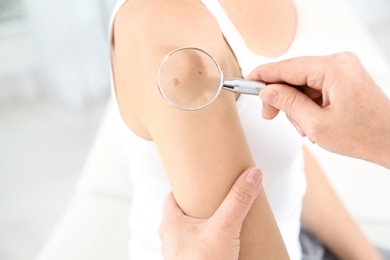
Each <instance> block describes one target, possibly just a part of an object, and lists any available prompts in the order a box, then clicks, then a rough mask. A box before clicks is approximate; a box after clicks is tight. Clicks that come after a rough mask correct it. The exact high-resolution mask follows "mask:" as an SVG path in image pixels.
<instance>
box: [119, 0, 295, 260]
mask: <svg viewBox="0 0 390 260" xmlns="http://www.w3.org/2000/svg"><path fill="white" fill-rule="evenodd" d="M194 30H196V33H194ZM183 46H197V47H199V48H202V49H204V50H206V51H208V52H209V53H211V54H212V55H213V56H214V57H215V58H216V60H217V61H218V63H219V64H220V66H221V67H222V70H223V71H224V74H225V75H226V77H240V71H239V68H238V66H237V63H236V62H235V59H234V55H233V54H232V53H231V51H230V48H229V46H228V45H227V44H226V43H225V41H224V39H223V37H222V34H221V32H220V29H219V27H218V24H217V22H216V21H215V19H214V17H213V16H212V15H211V14H210V13H209V12H208V11H207V9H206V8H205V7H204V6H203V5H202V4H201V3H199V2H198V1H178V0H169V1H144V0H142V1H137V0H135V1H128V2H126V4H125V5H124V6H122V8H121V9H120V10H119V12H118V14H117V16H116V19H115V24H114V41H113V49H112V64H113V72H114V82H115V88H116V94H117V99H118V103H119V106H120V111H121V114H122V117H123V118H124V120H125V122H126V123H127V125H128V127H129V128H130V129H131V130H132V131H133V132H134V133H136V134H138V135H139V136H140V137H142V138H144V139H148V140H153V142H154V143H155V144H156V146H157V149H158V151H159V153H160V156H161V159H162V161H163V164H164V167H165V171H166V174H167V177H168V181H169V182H170V184H171V187H172V193H173V195H174V197H175V199H176V201H177V203H178V205H179V206H180V208H181V209H182V210H183V212H184V213H185V214H186V215H188V216H192V217H196V218H209V217H211V216H212V215H213V214H214V212H215V211H216V209H217V208H218V206H219V205H220V204H221V202H222V201H223V199H224V198H225V196H226V195H227V193H228V191H229V189H230V187H232V185H233V183H234V182H235V180H236V179H237V178H238V176H239V175H240V174H241V173H242V172H243V171H244V170H245V169H247V168H250V167H253V166H254V162H253V159H252V155H251V154H250V151H249V148H248V145H247V142H246V139H245V136H244V134H243V131H242V127H241V124H240V121H239V118H238V113H237V110H236V104H235V99H236V97H235V96H234V95H233V94H231V93H228V92H226V91H224V92H223V93H221V95H220V96H219V97H218V99H217V100H216V101H215V102H213V103H212V104H211V105H210V106H208V107H206V108H204V109H202V110H198V111H195V112H188V111H183V110H179V109H177V108H175V107H172V106H170V105H169V104H168V103H167V102H166V101H165V100H164V99H163V98H162V96H161V95H160V93H159V91H158V89H157V87H156V82H157V78H156V76H157V70H158V67H159V65H160V63H161V61H162V59H163V58H164V56H165V55H166V54H167V53H168V52H170V51H171V50H173V49H176V48H178V47H183ZM131 75H132V76H131ZM135 75H136V76H135ZM173 151H175V152H173ZM240 246H241V247H240V249H241V250H240V255H239V257H240V259H260V258H263V259H269V258H271V257H274V258H277V259H287V258H288V255H287V251H286V249H285V246H284V243H283V240H282V237H281V235H280V232H279V230H278V227H277V225H276V222H275V220H274V217H273V214H272V212H271V209H270V207H269V205H268V201H267V198H266V196H265V193H264V191H263V190H260V192H259V195H258V197H257V199H256V200H255V202H254V204H253V207H252V208H251V210H250V211H249V213H248V215H247V217H246V219H245V221H244V223H243V226H242V233H241V240H240Z"/></svg>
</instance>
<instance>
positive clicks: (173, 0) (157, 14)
mask: <svg viewBox="0 0 390 260" xmlns="http://www.w3.org/2000/svg"><path fill="white" fill-rule="evenodd" d="M114 33H115V34H114V37H115V41H116V42H117V41H125V42H128V41H131V42H133V43H136V44H137V46H136V47H138V48H136V50H137V51H142V50H147V51H148V52H150V51H151V50H155V51H163V52H164V53H166V51H167V50H169V51H170V50H171V48H172V47H178V46H180V47H182V46H183V45H188V44H198V45H204V46H203V47H212V46H213V45H218V44H221V43H222V34H221V32H220V29H219V26H218V23H217V22H216V20H215V18H214V17H213V16H212V15H211V13H209V11H208V10H207V9H206V8H205V7H204V6H203V5H202V4H201V3H200V2H199V1H192V0H157V1H156V0H134V1H127V2H126V3H125V4H124V6H123V7H122V8H121V9H120V11H119V12H118V14H117V16H116V19H115V26H114ZM206 39H207V40H206ZM207 45H210V46H207ZM140 47H142V48H140ZM199 47H201V46H199Z"/></svg>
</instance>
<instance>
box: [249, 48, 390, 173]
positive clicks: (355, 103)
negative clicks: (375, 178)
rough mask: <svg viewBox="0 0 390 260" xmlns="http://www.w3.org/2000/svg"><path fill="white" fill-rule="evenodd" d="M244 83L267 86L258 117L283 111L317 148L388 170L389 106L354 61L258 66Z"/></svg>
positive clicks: (350, 57)
mask: <svg viewBox="0 0 390 260" xmlns="http://www.w3.org/2000/svg"><path fill="white" fill-rule="evenodd" d="M248 78H249V79H253V80H260V81H265V82H268V83H270V84H269V85H268V86H267V87H266V88H264V89H263V90H262V91H261V93H260V97H261V99H262V100H263V102H264V103H265V106H264V110H263V117H265V118H268V119H272V118H274V117H275V116H276V115H277V113H278V112H279V110H282V111H284V112H286V114H287V116H288V117H289V119H290V121H291V122H292V123H293V124H294V125H295V127H296V128H297V130H298V131H299V133H300V134H301V135H303V136H308V138H309V139H310V140H311V141H312V142H314V143H317V144H318V145H319V146H321V147H322V148H325V149H327V150H329V151H331V152H335V153H339V154H343V155H347V156H351V157H356V158H360V159H364V160H367V161H370V162H373V163H376V164H380V165H382V166H384V167H387V168H389V169H390V156H389V154H390V138H388V137H389V133H390V120H389V118H390V101H389V99H388V97H387V96H386V95H385V94H384V93H383V91H382V90H381V89H380V88H379V87H378V85H377V84H376V83H375V82H374V80H373V79H372V78H371V76H370V75H369V74H368V72H367V71H366V70H365V69H364V67H363V66H362V64H361V62H360V61H359V59H358V58H357V56H356V55H354V54H352V53H338V54H334V55H330V56H323V57H301V58H294V59H290V60H286V61H282V62H279V63H273V64H267V65H263V66H259V67H258V68H257V69H255V70H254V71H253V72H252V73H251V75H249V76H248ZM283 82H284V83H288V84H291V85H295V86H302V87H301V90H302V91H303V92H304V93H302V92H301V91H298V90H297V89H296V88H292V87H288V86H287V85H285V84H280V83H283Z"/></svg>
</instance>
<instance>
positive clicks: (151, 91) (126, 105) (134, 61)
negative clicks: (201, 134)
mask: <svg viewBox="0 0 390 260" xmlns="http://www.w3.org/2000/svg"><path fill="white" fill-rule="evenodd" d="M184 46H195V47H198V48H202V49H204V50H206V51H208V52H210V53H211V54H212V55H213V56H214V57H215V58H216V59H217V61H218V62H219V63H220V65H221V67H222V68H223V67H224V66H225V64H228V62H226V56H227V55H226V53H228V52H229V51H230V50H229V49H228V48H227V46H226V43H225V41H224V38H223V36H222V33H221V31H220V28H219V25H218V23H217V21H216V20H215V18H214V16H213V15H212V14H211V13H209V11H208V10H207V9H206V8H205V7H204V6H203V5H202V4H201V3H200V2H199V1H191V0H129V1H127V2H126V3H125V4H124V5H123V6H122V8H121V9H120V10H119V11H118V13H117V15H116V17H115V20H114V28H113V47H112V65H113V75H114V83H115V89H116V95H117V100H118V103H119V107H120V110H121V114H122V117H123V118H124V120H125V121H126V123H127V125H128V126H129V127H130V128H131V129H132V130H133V131H134V132H136V133H138V134H139V135H141V136H143V137H145V138H148V139H153V138H152V134H151V133H150V131H151V130H150V129H151V128H152V127H151V126H150V124H149V126H148V123H154V124H155V123H156V122H158V121H159V118H160V117H162V116H163V117H164V118H169V117H170V116H173V117H174V116H176V114H175V112H173V113H171V111H170V110H169V108H166V106H167V104H166V102H165V101H164V100H163V99H162V97H161V95H160V93H159V91H158V88H157V72H158V67H159V65H160V63H161V61H162V60H163V58H164V57H165V55H167V54H168V53H169V52H170V51H172V50H174V49H176V48H179V47H184ZM233 103H234V97H233ZM161 113H164V115H162V114H161ZM156 118H157V120H156Z"/></svg>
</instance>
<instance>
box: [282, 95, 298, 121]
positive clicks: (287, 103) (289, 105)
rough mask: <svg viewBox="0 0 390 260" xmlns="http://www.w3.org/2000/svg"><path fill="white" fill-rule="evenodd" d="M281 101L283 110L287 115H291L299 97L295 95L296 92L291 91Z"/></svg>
mask: <svg viewBox="0 0 390 260" xmlns="http://www.w3.org/2000/svg"><path fill="white" fill-rule="evenodd" d="M283 103H284V104H283V106H284V112H286V114H287V115H289V116H293V115H294V111H295V107H296V106H298V105H299V99H298V97H297V94H296V93H291V94H290V95H288V96H286V98H285V100H284V102H283Z"/></svg>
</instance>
